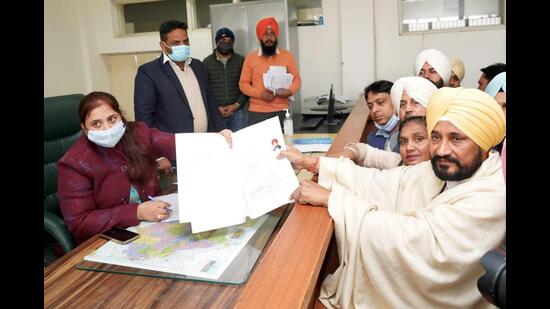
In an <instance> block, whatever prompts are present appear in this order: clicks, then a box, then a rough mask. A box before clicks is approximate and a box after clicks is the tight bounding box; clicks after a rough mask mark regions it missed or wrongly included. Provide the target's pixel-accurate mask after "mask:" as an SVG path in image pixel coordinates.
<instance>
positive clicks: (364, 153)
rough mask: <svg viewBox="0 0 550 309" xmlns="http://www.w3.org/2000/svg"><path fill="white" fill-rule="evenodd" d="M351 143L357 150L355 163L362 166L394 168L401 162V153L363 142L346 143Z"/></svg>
mask: <svg viewBox="0 0 550 309" xmlns="http://www.w3.org/2000/svg"><path fill="white" fill-rule="evenodd" d="M348 145H353V146H354V147H355V151H356V152H357V160H356V162H357V164H358V165H361V166H364V167H374V168H377V169H381V170H383V169H387V168H394V167H397V166H398V165H399V163H400V162H401V155H400V154H398V153H396V152H393V151H387V150H382V149H378V148H375V147H372V146H371V145H367V144H364V143H353V144H347V145H346V146H348Z"/></svg>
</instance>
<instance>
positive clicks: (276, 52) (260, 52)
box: [258, 47, 281, 56]
mask: <svg viewBox="0 0 550 309" xmlns="http://www.w3.org/2000/svg"><path fill="white" fill-rule="evenodd" d="M280 53H281V52H280V51H279V47H277V49H276V50H275V54H277V55H278V54H280ZM261 55H263V53H262V48H261V47H260V48H258V56H261Z"/></svg>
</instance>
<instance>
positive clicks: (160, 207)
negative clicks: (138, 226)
mask: <svg viewBox="0 0 550 309" xmlns="http://www.w3.org/2000/svg"><path fill="white" fill-rule="evenodd" d="M168 207H170V204H168V203H166V202H163V201H147V202H144V203H141V204H139V205H138V207H137V218H138V220H146V221H153V222H158V221H161V220H164V219H166V218H168V217H169V216H170V214H171V213H172V209H170V208H168Z"/></svg>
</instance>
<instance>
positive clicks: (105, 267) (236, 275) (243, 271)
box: [76, 204, 293, 285]
mask: <svg viewBox="0 0 550 309" xmlns="http://www.w3.org/2000/svg"><path fill="white" fill-rule="evenodd" d="M292 205H293V204H286V205H284V206H281V207H279V208H277V209H275V210H273V211H271V212H270V213H268V217H267V218H266V220H265V221H264V222H263V223H262V225H261V226H260V227H259V228H258V230H257V231H256V233H255V234H254V236H252V238H250V240H248V242H247V244H246V245H245V246H244V247H243V248H242V249H241V250H240V251H239V253H238V254H237V256H236V257H235V258H234V259H233V261H232V262H231V263H230V264H229V266H228V267H227V269H225V271H224V272H223V273H222V274H221V276H220V277H219V278H217V279H207V278H200V277H193V276H187V275H180V274H175V273H167V272H160V271H153V270H147V269H140V268H133V267H127V266H120V265H113V264H106V263H98V262H92V261H87V260H83V261H82V262H80V263H79V264H78V265H77V266H76V268H77V269H81V270H88V271H97V272H108V273H119V274H127V275H137V276H146V277H156V278H165V279H177V280H190V281H202V282H210V283H221V284H232V285H240V284H243V283H245V282H246V281H247V279H248V277H249V275H250V273H251V272H252V270H253V268H254V265H255V264H256V262H257V260H258V257H259V256H260V254H261V253H262V251H263V249H264V248H265V246H266V244H267V242H268V241H269V239H270V238H271V236H272V234H273V231H274V230H275V228H276V227H277V226H278V224H279V223H280V219H281V217H283V215H284V214H285V213H288V212H289V211H290V209H291V206H292Z"/></svg>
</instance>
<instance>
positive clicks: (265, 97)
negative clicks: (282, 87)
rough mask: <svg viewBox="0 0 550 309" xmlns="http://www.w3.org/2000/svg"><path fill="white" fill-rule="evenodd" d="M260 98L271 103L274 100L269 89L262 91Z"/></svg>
mask: <svg viewBox="0 0 550 309" xmlns="http://www.w3.org/2000/svg"><path fill="white" fill-rule="evenodd" d="M260 98H262V100H264V101H267V102H271V101H273V100H274V99H275V95H274V94H273V91H271V90H269V89H264V90H263V91H262V93H261V94H260Z"/></svg>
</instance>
